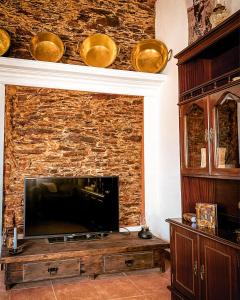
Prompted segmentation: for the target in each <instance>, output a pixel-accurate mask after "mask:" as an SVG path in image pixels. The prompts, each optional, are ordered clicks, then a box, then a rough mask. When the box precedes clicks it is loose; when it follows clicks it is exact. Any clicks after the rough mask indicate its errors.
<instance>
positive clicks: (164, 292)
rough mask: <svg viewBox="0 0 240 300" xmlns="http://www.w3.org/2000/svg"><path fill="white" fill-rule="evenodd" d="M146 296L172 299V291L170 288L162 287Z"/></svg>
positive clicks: (164, 299)
mask: <svg viewBox="0 0 240 300" xmlns="http://www.w3.org/2000/svg"><path fill="white" fill-rule="evenodd" d="M145 296H146V298H145V299H144V300H171V293H170V291H169V290H168V289H162V290H160V291H157V292H153V293H151V294H147V295H145Z"/></svg>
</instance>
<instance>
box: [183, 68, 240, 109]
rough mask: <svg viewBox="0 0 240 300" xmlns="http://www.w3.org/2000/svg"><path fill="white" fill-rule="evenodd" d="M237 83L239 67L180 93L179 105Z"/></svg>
mask: <svg viewBox="0 0 240 300" xmlns="http://www.w3.org/2000/svg"><path fill="white" fill-rule="evenodd" d="M238 83H240V67H239V68H236V69H234V70H232V71H230V72H227V73H225V74H223V75H221V76H218V77H216V78H214V79H212V80H209V81H207V82H206V83H204V84H200V85H198V86H197V87H194V88H192V89H190V90H187V91H186V92H184V93H181V94H180V95H179V104H180V105H181V104H185V103H187V102H189V101H192V100H196V99H198V98H200V97H203V96H205V95H208V94H211V93H215V92H217V91H220V90H221V89H224V88H227V87H230V86H233V85H236V84H238Z"/></svg>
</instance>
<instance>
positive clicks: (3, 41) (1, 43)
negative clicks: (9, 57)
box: [0, 28, 10, 56]
mask: <svg viewBox="0 0 240 300" xmlns="http://www.w3.org/2000/svg"><path fill="white" fill-rule="evenodd" d="M9 47H10V36H9V34H8V33H7V31H5V30H4V29H2V28H0V56H2V55H3V54H4V53H6V52H7V51H8V49H9Z"/></svg>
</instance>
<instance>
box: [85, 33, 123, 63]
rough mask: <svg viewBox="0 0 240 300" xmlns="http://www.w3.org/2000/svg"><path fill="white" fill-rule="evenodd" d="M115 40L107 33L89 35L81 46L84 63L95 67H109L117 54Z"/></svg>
mask: <svg viewBox="0 0 240 300" xmlns="http://www.w3.org/2000/svg"><path fill="white" fill-rule="evenodd" d="M117 52H118V49H117V46H116V44H115V42H114V41H113V40H112V39H111V38H110V37H109V36H108V35H106V34H101V33H96V34H94V35H91V36H89V37H87V38H86V39H85V40H84V41H83V42H82V44H81V46H80V55H81V57H82V59H83V61H84V63H85V64H86V65H88V66H93V67H102V68H104V67H108V66H110V65H111V64H112V63H113V62H114V60H115V58H116V56H117Z"/></svg>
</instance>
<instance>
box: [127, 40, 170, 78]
mask: <svg viewBox="0 0 240 300" xmlns="http://www.w3.org/2000/svg"><path fill="white" fill-rule="evenodd" d="M171 57H172V50H169V51H168V49H167V47H166V45H165V44H164V43H163V42H161V41H158V40H155V39H147V40H142V41H140V42H138V43H137V45H136V46H135V47H134V48H133V50H132V55H131V61H132V65H133V67H134V69H135V70H136V71H140V72H149V73H158V72H160V71H162V70H163V69H164V68H165V67H166V65H167V62H168V61H169V60H170V59H171Z"/></svg>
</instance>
